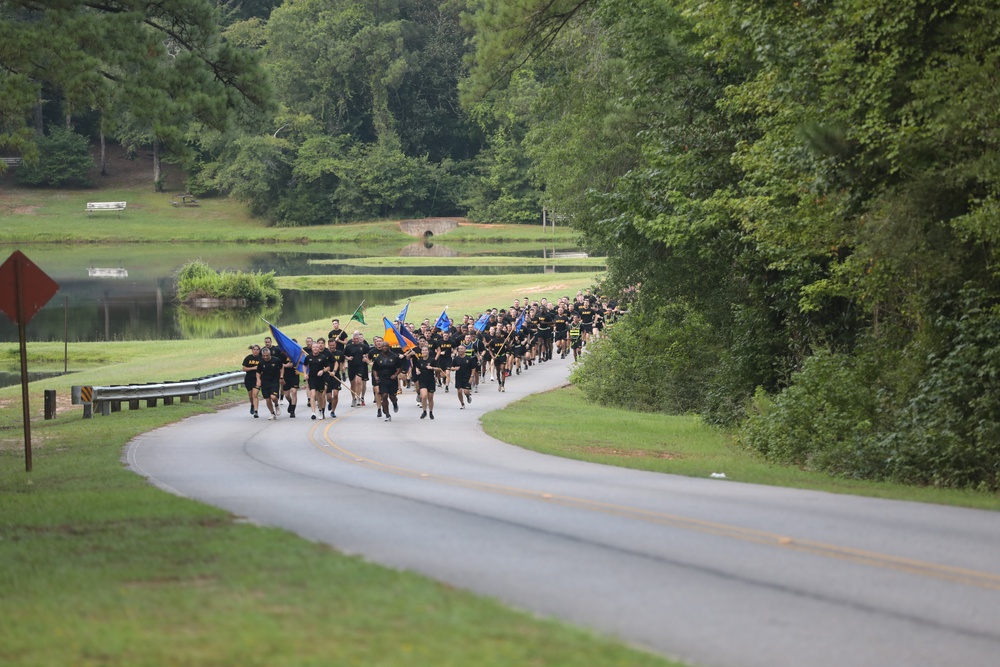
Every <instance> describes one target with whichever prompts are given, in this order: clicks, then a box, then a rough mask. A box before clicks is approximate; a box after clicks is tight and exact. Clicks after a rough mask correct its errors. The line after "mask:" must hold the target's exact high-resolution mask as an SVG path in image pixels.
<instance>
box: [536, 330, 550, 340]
mask: <svg viewBox="0 0 1000 667" xmlns="http://www.w3.org/2000/svg"><path fill="white" fill-rule="evenodd" d="M538 338H539V339H540V340H552V329H539V330H538Z"/></svg>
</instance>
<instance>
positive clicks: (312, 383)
mask: <svg viewBox="0 0 1000 667" xmlns="http://www.w3.org/2000/svg"><path fill="white" fill-rule="evenodd" d="M309 389H310V390H315V391H326V376H325V375H310V376H309Z"/></svg>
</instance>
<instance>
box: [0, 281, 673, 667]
mask: <svg viewBox="0 0 1000 667" xmlns="http://www.w3.org/2000/svg"><path fill="white" fill-rule="evenodd" d="M530 279H531V278H530V277H527V278H525V277H522V282H521V283H520V284H518V285H516V286H515V285H511V288H510V289H509V290H508V288H504V289H502V290H500V291H497V290H496V289H494V290H493V291H491V290H490V289H488V288H484V287H482V286H481V285H480V286H479V288H478V289H477V290H473V291H471V292H469V293H457V292H456V293H452V295H453V296H454V297H455V301H454V303H455V304H456V307H461V306H468V308H469V309H472V308H473V304H484V303H492V302H494V301H496V302H497V303H500V304H502V303H503V302H505V301H506V300H507V298H508V296H509V294H508V292H509V293H511V294H513V293H516V294H521V293H523V292H525V291H527V290H530V289H532V288H535V287H538V285H536V284H534V283H526V282H524V281H525V280H530ZM463 294H464V295H463ZM538 294H540V295H543V296H544V295H548V296H549V297H550V298H552V297H554V296H555V295H556V293H555V292H551V293H549V292H539V293H538ZM439 303H440V301H435V300H433V298H432V297H430V296H428V297H418V298H416V299H414V300H413V302H412V303H411V305H410V312H411V313H414V314H418V313H422V312H424V311H426V312H427V313H428V314H431V313H432V312H433V311H437V312H433V314H434V315H435V316H436V315H437V314H439V312H440V311H439V309H438V308H439V307H438V304H439ZM372 306H373V307H372V308H371V309H369V316H368V318H367V319H368V322H369V324H368V325H366V326H363V327H360V328H362V329H364V330H365V331H367V332H368V334H369V336H371V335H372V334H374V333H376V332H379V331H381V327H380V326H379V324H380V319H379V318H378V317H376V316H375V313H374V312H372V311H373V310H374V311H376V312H378V311H381V310H385V311H387V312H389V313H390V314H392V313H396V312H398V310H399V308H400V307H401V306H402V304H401V303H393V304H383V305H379V304H372ZM334 315H339V316H340V317H341V318H342V320H344V321H346V319H347V318H348V317H350V313H335V314H334ZM353 326H359V325H358V323H357V322H354V323H352V327H353ZM328 328H329V322H328V321H327V320H321V321H316V322H308V323H302V324H299V325H294V326H292V327H289V332H290V333H291V334H293V335H298V336H304V335H306V334H310V335H322V334H324V333H325V331H326V329H328ZM263 333H264V332H263V330H262V332H261V335H260V336H255V337H252V338H250V337H248V338H231V339H218V340H203V341H162V342H156V343H139V342H136V343H127V342H119V343H87V344H73V345H71V346H70V367H71V368H74V367H82V368H84V369H85V370H82V371H80V372H77V373H73V374H71V375H68V376H63V377H60V378H54V379H52V380H46V381H39V382H35V383H32V384H31V386H30V390H31V395H32V399H31V400H32V404H31V406H32V414H33V416H34V421H33V424H32V435H33V438H32V440H33V445H34V446H33V468H34V470H33V472H31V473H30V474H29V473H25V472H24V452H23V439H22V433H21V431H20V402H19V400H18V396H19V388H17V387H8V388H5V389H2V390H0V559H2V560H3V563H4V568H3V569H2V573H0V590H2V591H3V594H2V595H0V618H3V619H4V623H3V624H0V664H3V665H19V666H20V665H71V664H77V665H86V664H95V665H97V664H99V665H122V666H126V665H127V666H129V667H132V666H134V665H164V664H178V665H237V664H238V665H262V666H264V665H266V666H269V667H270V666H272V665H306V664H315V665H355V664H356V665H388V666H392V665H401V666H403V665H418V666H420V665H433V666H437V665H455V666H462V667H464V666H466V665H477V666H478V665H484V666H487V667H489V666H493V665H496V666H497V667H500V666H509V665H570V666H572V665H580V666H581V667H590V666H593V665H670V664H673V663H670V662H669V661H666V660H663V659H661V658H659V657H656V656H652V655H649V654H646V653H643V652H641V651H637V650H634V649H631V648H629V647H625V646H622V645H620V644H618V643H616V642H614V641H611V640H609V639H606V638H600V637H596V636H594V635H592V634H590V633H587V632H585V631H582V630H580V629H575V628H572V627H569V626H566V625H564V624H561V623H557V622H553V621H546V620H540V619H538V618H535V617H533V616H531V615H529V614H525V613H522V612H518V611H514V610H511V609H508V608H506V607H504V606H503V605H500V604H498V603H496V602H495V601H492V600H489V599H483V598H479V597H476V596H474V595H471V594H468V593H465V592H462V591H457V590H454V589H452V588H450V587H448V586H445V585H442V584H439V583H436V582H433V581H430V580H428V579H426V578H424V577H421V576H418V575H415V574H412V573H406V572H398V571H394V570H389V569H386V568H382V567H379V566H376V565H372V564H370V563H366V562H364V561H363V560H361V559H359V558H354V557H347V556H344V555H343V554H339V553H337V552H336V551H335V550H334V549H331V548H329V547H326V546H323V545H318V544H314V543H311V542H308V541H306V540H303V539H300V538H298V537H296V536H294V535H292V534H289V533H287V532H284V531H281V530H276V529H270V528H264V527H259V526H255V525H252V524H249V523H247V522H245V521H243V520H241V518H240V517H236V516H233V515H231V514H229V513H227V512H224V511H221V510H216V509H214V508H211V507H208V506H206V505H202V504H200V503H197V502H193V501H189V500H185V499H181V498H177V497H174V496H172V495H170V494H167V493H166V492H163V491H160V490H158V489H156V488H154V487H153V486H151V485H150V484H148V483H147V482H146V481H145V480H144V479H143V478H141V477H140V476H138V475H136V474H134V473H132V472H131V471H129V470H128V469H127V468H125V467H124V466H123V464H122V461H121V456H122V452H123V448H124V447H125V444H126V443H127V442H128V441H129V440H131V439H133V438H135V437H137V436H139V435H140V434H142V433H145V432H147V431H150V430H153V429H155V428H158V427H161V426H163V425H166V424H169V423H171V422H173V421H176V420H179V419H182V418H184V417H186V416H190V415H194V414H199V413H203V412H206V411H210V410H213V409H215V408H217V407H218V406H221V405H224V404H226V403H227V401H228V402H231V401H242V400H244V399H243V395H242V392H241V391H236V392H232V393H229V394H224V395H223V397H220V398H218V399H213V400H211V401H205V402H192V403H189V404H176V405H174V406H171V407H161V408H157V409H147V408H143V409H140V410H138V411H128V410H126V411H123V412H121V413H116V414H113V415H112V416H110V417H96V418H94V419H92V420H88V421H84V420H82V419H81V414H82V409H81V408H80V407H69V406H67V405H65V397H66V396H68V393H69V387H70V385H72V384H95V385H96V384H114V383H126V382H143V381H156V380H162V379H168V378H172V379H183V378H184V377H197V376H201V375H204V374H207V373H212V372H218V371H225V370H233V369H235V368H237V367H238V365H239V362H240V361H241V360H242V358H243V356H244V355H245V353H246V345H247V344H249V342H251V341H253V342H259V339H260V337H261V336H263ZM16 348H17V346H16V345H15V344H3V345H0V362H2V363H4V364H8V363H10V362H12V361H16V359H17V350H16ZM62 349H63V348H62V344H59V343H32V344H30V345H29V368H32V369H39V368H40V367H43V366H52V365H55V364H61V360H62ZM43 388H44V389H50V388H54V389H56V390H57V394H58V396H59V397H60V405H61V407H60V411H59V415H58V417H57V418H56V419H55V420H53V421H42V420H41V419H40V417H41V408H42V401H41V394H42V389H43Z"/></svg>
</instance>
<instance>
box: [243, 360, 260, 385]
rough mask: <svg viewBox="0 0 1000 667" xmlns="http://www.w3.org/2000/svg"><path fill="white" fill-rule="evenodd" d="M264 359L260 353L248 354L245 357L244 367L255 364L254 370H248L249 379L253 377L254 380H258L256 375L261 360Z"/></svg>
mask: <svg viewBox="0 0 1000 667" xmlns="http://www.w3.org/2000/svg"><path fill="white" fill-rule="evenodd" d="M262 359H263V357H261V356H260V355H259V354H248V355H247V356H245V357H244V358H243V368H249V367H251V366H253V370H251V371H247V379H248V380H249V379H253V381H254V382H256V381H257V379H256V378H255V377H254V376H255V375H257V365H258V364H259V363H260V362H261V360H262Z"/></svg>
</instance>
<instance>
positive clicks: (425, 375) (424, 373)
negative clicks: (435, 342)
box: [413, 345, 438, 419]
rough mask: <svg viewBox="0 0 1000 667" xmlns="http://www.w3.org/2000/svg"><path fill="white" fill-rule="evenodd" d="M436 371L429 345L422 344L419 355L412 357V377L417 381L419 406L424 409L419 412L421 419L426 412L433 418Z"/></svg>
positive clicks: (425, 415) (424, 416)
mask: <svg viewBox="0 0 1000 667" xmlns="http://www.w3.org/2000/svg"><path fill="white" fill-rule="evenodd" d="M437 373H438V368H437V364H436V363H435V361H434V359H432V358H431V349H430V347H429V346H428V345H424V346H422V347H421V348H420V355H419V356H418V355H414V358H413V377H414V379H415V380H416V382H417V390H418V392H419V394H420V407H422V408H423V410H424V411H423V412H422V413H421V414H420V418H421V419H424V418H426V417H427V415H428V412H429V413H430V417H431V419H434V391H435V388H436V387H437V378H436V376H437Z"/></svg>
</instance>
